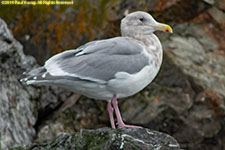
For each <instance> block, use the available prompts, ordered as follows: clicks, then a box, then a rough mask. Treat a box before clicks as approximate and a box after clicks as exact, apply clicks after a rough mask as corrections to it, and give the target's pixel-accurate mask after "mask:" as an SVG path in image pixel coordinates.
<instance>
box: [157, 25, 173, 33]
mask: <svg viewBox="0 0 225 150" xmlns="http://www.w3.org/2000/svg"><path fill="white" fill-rule="evenodd" d="M153 27H154V28H155V29H156V30H161V31H164V32H170V33H173V29H172V28H171V27H170V26H169V25H167V24H163V23H158V25H156V26H153Z"/></svg>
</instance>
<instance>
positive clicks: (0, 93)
mask: <svg viewBox="0 0 225 150" xmlns="http://www.w3.org/2000/svg"><path fill="white" fill-rule="evenodd" d="M37 66H38V65H37V63H36V60H35V59H34V58H33V57H31V56H25V55H24V53H23V46H22V45H21V44H20V43H19V42H18V41H17V40H15V39H14V37H13V35H12V33H11V32H10V30H9V29H8V28H7V25H6V23H5V22H4V21H3V20H2V19H0V149H4V150H5V149H7V148H9V147H12V146H16V145H21V144H29V143H31V142H32V140H33V138H34V137H35V135H36V131H35V128H37V126H38V125H39V124H40V122H41V121H42V119H43V118H45V117H46V116H48V115H46V112H48V113H49V112H51V111H53V110H54V109H55V108H56V107H57V106H58V105H61V103H62V101H65V99H67V97H68V96H70V92H64V90H62V89H57V88H49V87H41V88H39V87H33V86H25V85H22V83H20V81H19V80H20V79H21V78H22V74H23V72H25V71H29V70H31V69H32V68H34V67H37ZM58 94H59V95H60V96H58V97H56V95H58ZM37 100H38V101H37ZM43 116H44V117H43ZM40 117H42V118H41V119H40Z"/></svg>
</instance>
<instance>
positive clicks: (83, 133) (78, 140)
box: [12, 128, 180, 150]
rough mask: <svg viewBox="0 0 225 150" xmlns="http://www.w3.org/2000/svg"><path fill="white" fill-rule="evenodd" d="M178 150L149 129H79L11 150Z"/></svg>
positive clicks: (160, 135)
mask: <svg viewBox="0 0 225 150" xmlns="http://www.w3.org/2000/svg"><path fill="white" fill-rule="evenodd" d="M40 149H48V150H51V149H56V150H71V149H76V150H84V149H99V150H119V149H123V150H137V149H138V150H180V146H179V144H178V143H177V141H176V140H175V139H174V138H172V137H171V136H169V135H167V134H164V133H160V132H157V131H152V130H149V129H144V128H143V129H125V128H120V129H116V130H115V129H109V128H101V129H97V130H86V129H81V130H80V131H79V132H77V133H74V134H60V135H58V136H57V137H56V139H54V140H53V141H51V142H49V143H47V144H41V145H36V144H33V145H31V146H24V147H18V148H14V149H12V150H40Z"/></svg>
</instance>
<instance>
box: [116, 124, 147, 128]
mask: <svg viewBox="0 0 225 150" xmlns="http://www.w3.org/2000/svg"><path fill="white" fill-rule="evenodd" d="M117 124H118V127H124V128H143V127H141V126H135V125H127V124H124V123H117Z"/></svg>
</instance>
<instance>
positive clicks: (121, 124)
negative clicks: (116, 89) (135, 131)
mask: <svg viewBox="0 0 225 150" xmlns="http://www.w3.org/2000/svg"><path fill="white" fill-rule="evenodd" d="M112 104H113V107H114V109H115V113H116V117H117V122H118V126H119V127H125V128H142V127H140V126H133V125H126V124H124V122H123V120H122V117H121V115H120V110H119V108H118V102H117V99H116V97H113V98H112Z"/></svg>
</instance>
